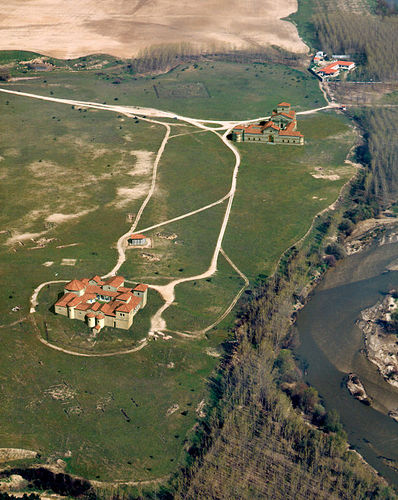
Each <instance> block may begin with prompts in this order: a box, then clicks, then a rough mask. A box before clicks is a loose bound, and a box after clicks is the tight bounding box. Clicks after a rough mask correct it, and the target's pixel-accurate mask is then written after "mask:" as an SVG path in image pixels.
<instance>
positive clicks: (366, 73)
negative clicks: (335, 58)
mask: <svg viewBox="0 0 398 500" xmlns="http://www.w3.org/2000/svg"><path fill="white" fill-rule="evenodd" d="M313 23H314V27H315V30H316V34H317V37H318V40H319V43H320V46H321V47H322V49H323V50H325V51H326V52H328V53H329V54H331V53H333V54H336V53H347V54H352V55H353V56H354V59H355V60H356V61H357V62H359V63H360V66H359V68H358V69H357V70H356V71H355V78H356V79H358V78H359V79H362V80H371V79H372V80H376V81H391V80H395V79H396V77H397V74H398V42H397V32H398V16H392V17H381V16H372V15H361V14H355V13H349V12H336V11H333V12H330V11H328V10H327V9H320V10H319V11H318V12H317V14H315V15H314V17H313Z"/></svg>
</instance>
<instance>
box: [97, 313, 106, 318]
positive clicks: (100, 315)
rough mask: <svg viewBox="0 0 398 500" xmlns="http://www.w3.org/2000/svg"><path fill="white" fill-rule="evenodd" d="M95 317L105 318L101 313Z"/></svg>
mask: <svg viewBox="0 0 398 500" xmlns="http://www.w3.org/2000/svg"><path fill="white" fill-rule="evenodd" d="M96 318H97V319H105V316H104V315H103V314H101V313H99V314H97V316H96Z"/></svg>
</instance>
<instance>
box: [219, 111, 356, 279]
mask: <svg viewBox="0 0 398 500" xmlns="http://www.w3.org/2000/svg"><path fill="white" fill-rule="evenodd" d="M298 128H299V130H300V131H301V132H302V133H303V134H304V135H305V140H306V144H305V146H303V147H295V146H291V147H283V146H279V147H278V146H267V145H263V144H248V143H242V144H239V151H240V152H241V154H242V166H241V169H240V174H239V181H238V188H237V193H236V197H235V200H234V205H233V210H232V214H231V219H230V223H229V225H228V228H227V232H226V235H225V241H224V244H223V246H224V249H225V251H226V252H227V254H228V255H229V256H230V258H231V259H232V260H233V261H234V262H235V264H236V265H237V266H238V268H239V269H241V270H242V271H243V272H244V273H245V274H246V275H247V276H248V277H249V278H250V279H251V280H252V279H254V278H255V277H256V276H257V275H258V274H261V273H265V274H269V273H271V272H272V271H273V269H274V266H275V263H276V261H277V260H278V258H279V256H280V255H281V253H282V252H283V251H284V250H285V249H286V248H288V247H289V246H290V245H292V244H293V243H294V242H295V241H297V240H298V239H299V238H300V236H302V235H304V233H305V232H306V230H307V229H308V227H309V225H310V223H311V220H312V218H313V217H314V215H315V214H316V213H317V212H319V211H320V210H322V209H323V208H325V207H327V206H328V205H330V204H331V203H332V202H333V201H334V200H335V199H336V198H337V196H338V193H339V190H340V188H341V186H342V185H343V184H344V183H345V182H347V180H348V179H349V178H350V177H351V176H352V175H353V172H354V168H353V167H349V166H347V165H345V164H344V160H345V158H346V155H347V153H348V152H349V150H350V148H351V146H352V144H353V142H354V140H355V134H354V133H353V131H352V130H351V129H350V128H349V126H348V121H347V120H346V119H345V118H343V117H342V116H341V115H336V114H335V113H334V112H321V113H318V114H314V115H310V116H306V117H305V118H304V117H299V118H298ZM314 167H322V168H324V169H325V170H326V171H328V172H331V173H334V174H338V175H339V177H340V178H339V179H338V180H335V181H333V180H329V179H315V178H314V177H313V176H312V175H311V173H313V172H314ZM254 213H255V214H256V217H253V216H252V214H254Z"/></svg>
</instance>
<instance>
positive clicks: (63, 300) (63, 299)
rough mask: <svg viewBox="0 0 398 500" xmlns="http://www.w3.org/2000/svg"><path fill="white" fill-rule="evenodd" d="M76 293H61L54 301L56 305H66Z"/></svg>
mask: <svg viewBox="0 0 398 500" xmlns="http://www.w3.org/2000/svg"><path fill="white" fill-rule="evenodd" d="M75 297H76V295H75V294H74V293H66V294H65V295H63V296H62V297H61V298H60V299H59V300H58V301H57V302H56V303H55V305H56V306H61V307H66V304H67V303H68V302H69V301H71V300H72V299H74V298H75Z"/></svg>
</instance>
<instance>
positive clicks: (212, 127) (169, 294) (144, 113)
mask: <svg viewBox="0 0 398 500" xmlns="http://www.w3.org/2000/svg"><path fill="white" fill-rule="evenodd" d="M320 88H321V90H322V92H323V93H324V89H323V88H322V86H321V85H320ZM0 92H4V93H9V94H15V95H19V96H22V97H28V98H34V99H41V100H45V101H51V102H57V103H61V104H68V105H73V106H78V107H84V108H94V109H100V110H104V111H111V112H116V113H121V114H124V115H125V116H127V117H129V118H132V117H135V116H140V119H141V120H145V121H147V122H151V123H156V124H158V125H161V126H164V127H165V128H166V133H165V136H164V138H163V140H162V143H161V145H160V147H159V150H158V152H157V155H156V159H155V162H154V166H153V171H152V181H151V186H150V189H149V192H148V194H147V196H146V197H145V199H144V201H143V203H142V205H141V206H140V209H139V211H138V214H137V217H136V219H135V221H134V223H133V225H132V226H131V227H130V229H129V230H128V231H127V232H126V233H125V234H123V235H122V236H120V238H119V239H118V241H117V251H118V259H117V262H116V265H115V266H114V267H113V268H112V269H111V271H110V272H109V273H107V274H105V275H104V276H103V278H107V277H109V276H113V275H115V274H116V273H117V272H118V271H119V269H120V268H121V266H122V265H123V263H124V262H125V260H126V254H125V245H126V239H127V237H128V235H129V234H130V233H132V232H134V231H136V229H137V226H138V224H139V221H140V219H141V216H142V214H143V212H144V210H145V208H146V206H147V205H148V203H149V201H150V199H151V198H152V196H153V193H154V191H155V187H156V180H157V172H158V167H159V163H160V160H161V158H162V155H163V153H164V150H165V148H166V145H167V142H168V141H169V139H170V138H171V137H173V136H171V126H173V125H179V124H178V123H176V124H174V123H168V122H162V121H159V120H155V119H153V118H171V119H173V120H180V121H182V122H185V123H188V124H190V125H192V126H194V127H195V128H199V129H200V130H201V131H203V132H205V131H209V132H212V133H214V134H216V135H217V136H218V137H219V138H220V139H221V140H222V142H223V143H224V145H225V146H226V147H227V148H229V149H230V150H231V151H232V152H233V154H234V156H235V164H234V168H233V172H232V179H231V187H230V190H229V191H228V193H227V194H226V195H225V196H224V197H222V198H220V199H219V200H217V201H215V202H213V203H210V204H208V205H206V206H204V207H201V208H198V209H196V210H193V211H190V212H187V213H185V214H182V215H180V216H177V217H174V218H172V219H169V220H167V221H164V222H161V223H159V224H154V225H153V226H150V227H147V228H144V229H140V230H139V231H140V232H142V233H143V232H148V231H150V230H152V229H156V228H158V227H162V226H164V225H166V224H170V223H172V222H175V221H178V220H181V219H184V218H186V217H190V216H192V215H195V214H197V213H200V212H202V211H204V210H208V209H210V208H212V207H214V206H216V205H219V204H221V203H223V202H224V201H227V200H228V202H227V206H226V210H225V213H224V217H223V221H222V224H221V227H220V232H219V234H218V238H217V242H216V246H215V249H214V252H213V255H212V258H211V261H210V263H209V267H208V269H207V270H205V271H204V272H203V273H200V274H198V275H195V276H189V277H186V278H180V279H175V280H173V281H171V282H169V283H168V284H166V285H150V287H151V288H152V289H153V290H156V291H157V292H158V293H159V294H160V295H161V296H162V298H163V299H164V301H165V303H164V304H163V305H162V307H161V308H159V310H158V311H157V312H156V313H155V315H154V316H153V317H152V318H151V332H162V331H168V330H167V325H166V322H165V320H164V319H163V317H162V315H163V313H164V311H165V310H166V309H168V307H170V305H171V304H172V303H173V302H174V300H175V287H176V286H177V285H179V284H181V283H186V282H189V281H194V280H201V279H206V278H209V277H210V276H212V275H213V274H214V273H215V272H216V271H217V263H218V258H219V254H220V253H222V254H223V256H224V257H225V259H226V260H227V262H228V263H229V264H230V265H231V266H232V268H233V269H234V270H235V271H236V272H237V273H238V274H239V275H240V276H241V277H242V279H243V280H244V282H245V285H244V287H243V288H242V289H241V290H240V291H239V292H238V294H237V295H236V296H235V298H234V300H233V301H232V303H231V304H230V305H229V307H228V308H227V309H226V310H225V311H224V313H223V314H222V315H221V316H220V317H219V318H218V319H217V320H216V321H215V322H214V323H213V324H212V325H209V326H208V327H207V328H205V329H203V330H200V331H198V332H187V333H186V335H190V336H192V335H198V334H203V333H205V332H207V331H209V330H211V329H212V328H213V327H214V326H215V325H217V324H218V323H219V322H220V321H222V320H223V319H224V318H225V317H226V316H227V315H228V314H229V312H230V311H231V310H232V308H233V307H234V305H235V304H236V302H237V301H238V300H239V297H240V296H241V294H242V293H243V291H244V289H245V288H246V287H247V286H248V284H249V281H248V279H247V277H246V276H245V275H244V274H243V273H241V271H240V270H239V269H238V268H237V267H236V266H235V264H234V263H233V262H232V261H231V260H230V259H229V257H228V256H227V255H226V254H225V252H223V250H222V241H223V238H224V235H225V231H226V228H227V225H228V222H229V217H230V214H231V209H232V204H233V201H234V197H235V192H236V185H237V176H238V173H239V166H240V162H241V158H240V154H239V151H238V149H237V148H236V147H235V146H234V145H233V144H232V143H231V141H229V140H228V139H227V136H228V135H229V133H230V132H231V130H232V129H233V127H235V126H236V125H237V124H247V123H253V122H256V121H261V120H266V119H268V118H269V116H263V117H257V118H253V119H250V120H243V121H242V120H240V121H228V120H208V119H198V118H191V117H186V116H182V115H178V114H176V113H173V112H170V111H162V110H158V109H154V108H144V107H139V106H120V105H117V106H115V105H108V104H100V103H96V102H90V101H88V102H86V101H79V100H75V99H61V98H57V97H47V96H41V95H37V94H31V93H28V92H20V91H15V90H9V89H4V88H0ZM324 95H325V94H324ZM327 102H328V104H327V105H326V106H322V107H319V108H315V109H312V110H307V111H301V112H298V113H297V114H298V115H308V114H313V113H316V112H318V111H323V110H326V109H330V108H335V107H337V106H338V104H331V103H330V102H329V101H327ZM148 117H151V118H148ZM221 131H225V132H224V133H223V135H221V134H220V133H219V132H221ZM65 282H67V281H66V280H57V281H49V282H46V283H42V284H41V285H39V286H38V287H37V288H36V289H35V290H34V292H33V294H32V297H31V308H30V312H31V313H34V312H35V310H36V306H37V304H38V294H39V293H40V291H41V290H42V288H43V287H44V286H46V285H47V284H53V283H65ZM176 333H177V332H176ZM40 341H41V342H42V343H44V344H46V345H48V346H49V347H52V348H54V349H57V350H60V351H62V352H65V353H67V354H73V355H79V356H86V357H101V356H102V357H103V356H114V355H117V354H128V353H129V352H135V351H137V350H139V349H142V348H143V347H145V345H147V342H146V341H145V342H146V343H143V344H142V345H141V346H139V347H138V348H134V349H132V350H127V351H120V352H117V353H104V354H93V355H91V354H84V353H76V352H74V351H68V350H66V349H62V348H58V347H57V346H54V345H52V344H50V343H48V342H47V341H45V340H44V339H41V338H40Z"/></svg>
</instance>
